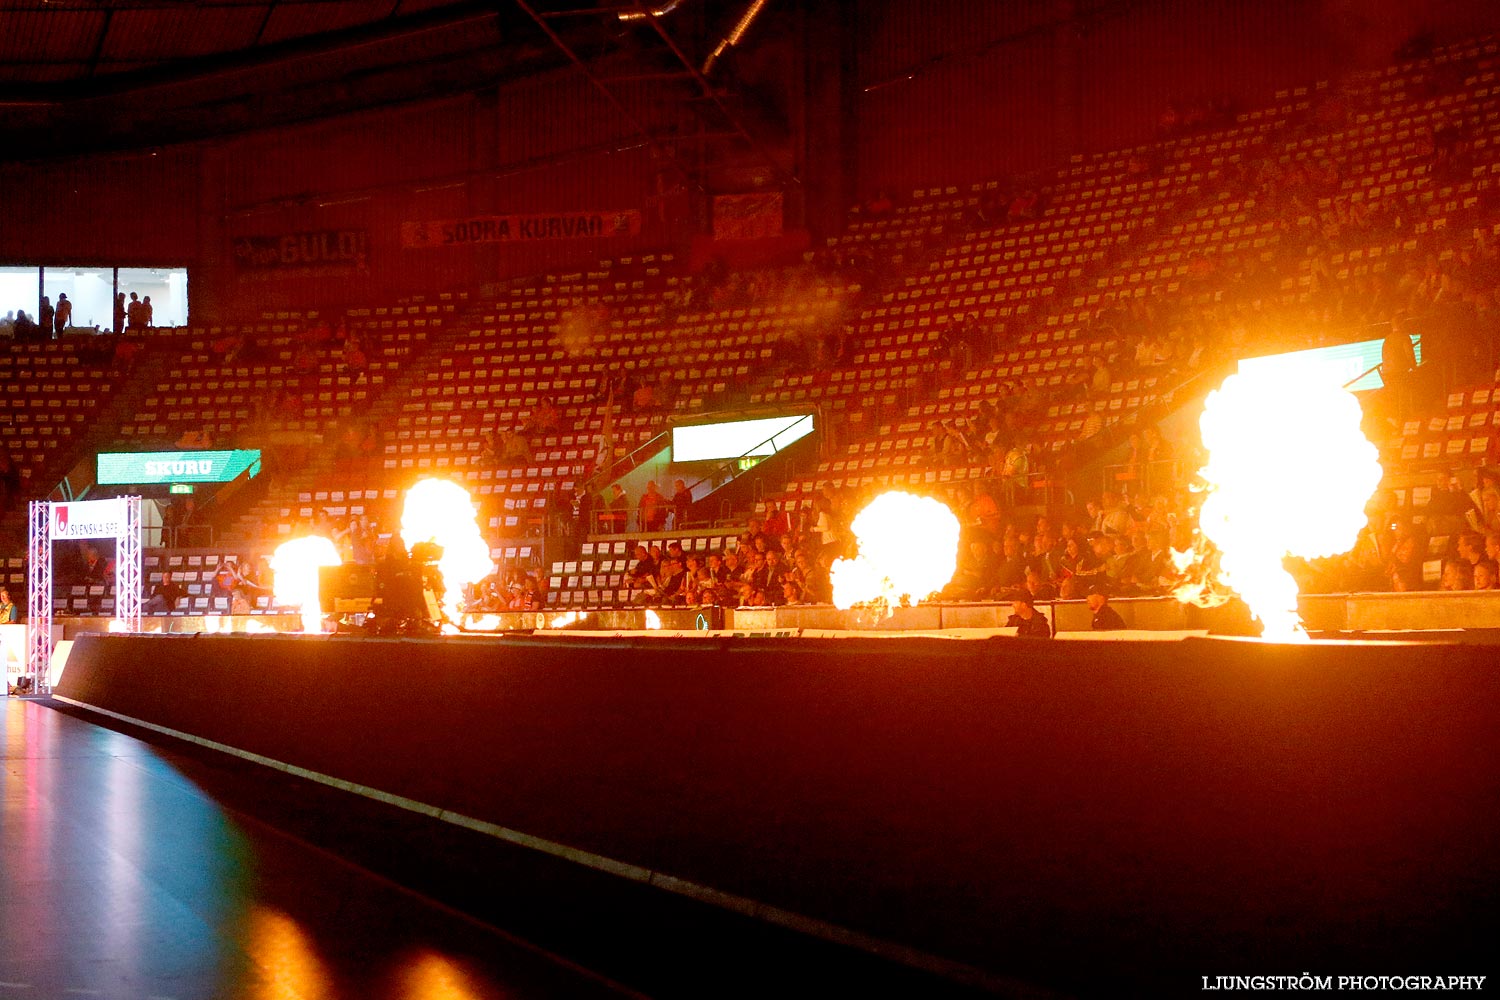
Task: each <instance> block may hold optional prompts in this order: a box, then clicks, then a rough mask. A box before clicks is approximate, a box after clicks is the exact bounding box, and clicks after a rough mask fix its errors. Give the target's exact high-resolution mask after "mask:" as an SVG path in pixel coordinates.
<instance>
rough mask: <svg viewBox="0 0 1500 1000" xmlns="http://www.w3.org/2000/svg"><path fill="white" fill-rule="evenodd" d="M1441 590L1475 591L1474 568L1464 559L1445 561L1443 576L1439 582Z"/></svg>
mask: <svg viewBox="0 0 1500 1000" xmlns="http://www.w3.org/2000/svg"><path fill="white" fill-rule="evenodd" d="M1438 589H1439V590H1473V589H1474V567H1473V566H1472V565H1471V564H1470V563H1469V562H1468V561H1467V560H1464V559H1445V560H1443V574H1442V576H1441V578H1440V579H1439V581H1438Z"/></svg>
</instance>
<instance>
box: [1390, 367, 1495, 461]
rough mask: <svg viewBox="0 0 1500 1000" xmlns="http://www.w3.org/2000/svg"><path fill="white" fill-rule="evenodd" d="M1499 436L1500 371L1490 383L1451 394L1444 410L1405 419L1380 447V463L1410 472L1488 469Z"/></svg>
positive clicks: (1492, 459)
mask: <svg viewBox="0 0 1500 1000" xmlns="http://www.w3.org/2000/svg"><path fill="white" fill-rule="evenodd" d="M1497 437H1500V372H1496V373H1495V378H1494V380H1493V381H1492V382H1491V383H1489V384H1485V385H1478V386H1470V387H1468V388H1465V389H1459V390H1456V391H1454V392H1451V393H1449V394H1448V398H1447V407H1446V409H1445V410H1443V411H1440V412H1434V413H1429V414H1426V415H1414V416H1412V417H1411V418H1410V419H1407V420H1405V421H1404V422H1403V423H1402V427H1401V431H1400V434H1399V435H1393V436H1392V437H1391V438H1390V439H1389V440H1387V441H1385V442H1383V445H1382V448H1381V454H1380V458H1381V464H1382V465H1383V466H1384V467H1385V469H1386V471H1387V472H1392V471H1397V470H1399V471H1403V472H1408V473H1410V472H1417V471H1419V470H1423V469H1428V470H1431V469H1444V470H1447V469H1453V468H1458V467H1461V466H1468V465H1487V464H1489V463H1491V462H1493V461H1494V460H1495V458H1496V457H1497V455H1500V441H1497Z"/></svg>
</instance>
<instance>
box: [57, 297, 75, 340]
mask: <svg viewBox="0 0 1500 1000" xmlns="http://www.w3.org/2000/svg"><path fill="white" fill-rule="evenodd" d="M52 322H53V324H54V329H56V331H57V336H58V337H59V338H60V337H62V335H63V331H64V330H66V329H67V328H68V327H70V326H72V325H73V303H72V302H69V301H68V293H67V292H59V293H58V295H57V311H56V314H55V315H54V316H53V320H52Z"/></svg>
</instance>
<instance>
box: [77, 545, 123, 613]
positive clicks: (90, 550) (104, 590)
mask: <svg viewBox="0 0 1500 1000" xmlns="http://www.w3.org/2000/svg"><path fill="white" fill-rule="evenodd" d="M114 578H115V574H114V566H113V565H111V564H110V562H109V560H107V559H105V558H104V557H103V556H102V555H101V554H100V553H99V550H98V549H96V548H94V546H93V545H91V544H89V543H88V542H85V543H84V545H83V562H82V565H81V567H80V569H79V572H78V582H79V583H81V584H83V585H84V586H85V587H87V588H89V595H88V603H89V610H90V611H92V612H94V613H95V614H98V613H99V609H100V607H101V606H102V601H103V598H104V596H105V595H107V594H108V593H109V592H110V589H111V587H112V585H113V584H114ZM96 587H97V588H101V592H100V593H94V592H93V591H94V589H95V588H96Z"/></svg>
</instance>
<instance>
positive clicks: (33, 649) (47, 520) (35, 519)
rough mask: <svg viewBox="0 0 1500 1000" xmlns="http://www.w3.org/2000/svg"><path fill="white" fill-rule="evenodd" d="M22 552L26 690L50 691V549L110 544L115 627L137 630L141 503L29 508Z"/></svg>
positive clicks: (45, 503)
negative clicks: (85, 543) (72, 544)
mask: <svg viewBox="0 0 1500 1000" xmlns="http://www.w3.org/2000/svg"><path fill="white" fill-rule="evenodd" d="M30 524H31V530H30V531H29V533H28V534H27V546H26V557H27V558H26V565H27V570H26V611H27V615H26V623H27V628H26V671H27V673H28V674H29V675H30V676H31V690H32V691H34V692H36V693H37V694H46V693H47V692H48V691H50V690H51V675H50V673H49V667H50V665H51V660H52V646H53V643H52V543H53V542H59V541H75V540H77V541H82V540H85V539H96V538H113V539H114V540H115V621H117V622H118V623H119V625H118V626H117V628H118V629H119V630H120V631H124V632H139V631H140V630H141V498H140V497H113V498H111V499H109V500H74V501H70V502H66V503H61V502H58V503H54V502H52V501H49V500H34V501H32V503H31V522H30Z"/></svg>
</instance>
